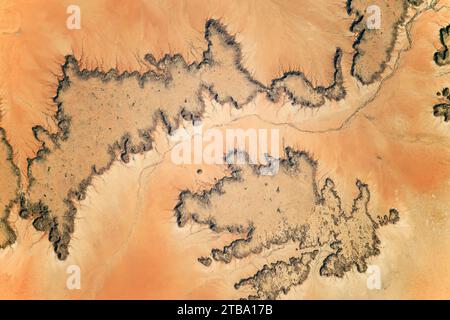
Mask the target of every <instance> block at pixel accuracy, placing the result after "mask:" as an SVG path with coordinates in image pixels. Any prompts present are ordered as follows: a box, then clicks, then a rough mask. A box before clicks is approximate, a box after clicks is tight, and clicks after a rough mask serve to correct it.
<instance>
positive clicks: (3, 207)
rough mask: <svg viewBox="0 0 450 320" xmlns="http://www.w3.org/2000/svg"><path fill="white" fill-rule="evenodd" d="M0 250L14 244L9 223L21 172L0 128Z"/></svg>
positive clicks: (12, 232) (14, 238)
mask: <svg viewBox="0 0 450 320" xmlns="http://www.w3.org/2000/svg"><path fill="white" fill-rule="evenodd" d="M0 190H1V191H0V249H4V248H5V247H7V246H9V245H11V244H13V243H14V242H15V241H16V234H15V233H14V230H13V229H12V228H11V226H10V225H9V223H8V217H9V212H10V210H11V206H12V205H13V204H14V203H15V202H16V201H17V199H18V192H19V172H18V169H17V168H16V167H15V166H14V165H13V162H12V149H11V147H10V146H9V144H8V142H7V141H6V137H5V132H4V130H3V129H2V128H0Z"/></svg>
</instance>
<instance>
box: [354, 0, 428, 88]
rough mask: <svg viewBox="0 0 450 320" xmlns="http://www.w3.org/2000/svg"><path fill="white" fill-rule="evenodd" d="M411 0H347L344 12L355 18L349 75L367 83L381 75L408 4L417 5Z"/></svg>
mask: <svg viewBox="0 0 450 320" xmlns="http://www.w3.org/2000/svg"><path fill="white" fill-rule="evenodd" d="M416 2H417V3H418V1H415V2H414V3H416ZM414 3H412V2H411V1H408V0H393V1H384V0H375V1H366V0H347V13H348V14H349V15H351V16H354V18H355V19H354V21H353V23H352V25H351V26H350V31H352V32H354V33H356V34H357V36H356V40H355V42H354V44H353V48H354V49H355V54H354V56H353V65H352V75H353V76H354V77H356V78H357V79H358V80H359V81H360V82H361V83H363V84H366V85H368V84H371V83H373V82H375V81H377V80H379V79H380V76H381V74H382V73H383V71H384V70H385V69H386V67H387V63H388V62H389V61H390V59H391V55H392V51H393V50H394V47H395V43H396V40H397V37H398V33H399V28H400V26H401V25H402V24H403V23H404V22H405V19H406V16H407V11H408V6H409V5H416V4H414ZM418 4H419V3H418Z"/></svg>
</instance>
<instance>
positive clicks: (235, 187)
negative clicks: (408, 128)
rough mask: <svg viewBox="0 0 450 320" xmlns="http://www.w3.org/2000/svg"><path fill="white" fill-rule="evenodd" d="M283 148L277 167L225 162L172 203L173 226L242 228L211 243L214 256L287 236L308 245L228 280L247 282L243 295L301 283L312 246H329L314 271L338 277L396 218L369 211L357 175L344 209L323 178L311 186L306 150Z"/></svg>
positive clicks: (362, 264)
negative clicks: (218, 244)
mask: <svg viewBox="0 0 450 320" xmlns="http://www.w3.org/2000/svg"><path fill="white" fill-rule="evenodd" d="M285 155H286V157H285V158H284V159H281V160H280V170H279V172H278V173H276V174H275V175H271V176H269V175H262V174H261V171H260V170H261V168H264V167H261V166H255V165H250V164H244V165H230V170H231V174H230V175H229V176H226V177H224V178H223V179H221V180H220V181H219V182H218V183H217V184H216V185H215V186H214V187H213V188H211V189H206V190H203V191H201V192H197V193H192V192H191V191H189V190H186V191H184V192H182V193H181V194H180V201H179V203H178V204H177V206H176V208H175V213H176V217H177V221H178V225H179V226H180V227H183V226H185V225H186V224H187V223H188V222H192V223H198V224H205V225H208V226H209V227H210V228H211V230H213V231H215V232H231V233H234V234H236V235H240V236H243V237H242V238H240V239H237V240H235V241H233V242H232V243H230V244H229V245H227V246H225V247H224V248H222V249H212V250H211V257H212V259H214V260H215V261H219V262H223V263H229V262H231V261H232V260H233V259H243V258H245V257H247V256H250V255H252V254H259V253H261V252H262V251H263V250H264V249H269V248H271V247H274V246H280V245H281V246H282V245H285V244H287V243H291V242H294V243H298V248H299V250H308V251H310V253H311V255H309V256H304V257H292V258H291V260H290V261H289V262H283V261H279V262H277V263H275V264H272V265H271V266H270V267H269V266H265V267H264V268H263V269H262V270H260V271H259V272H258V273H256V274H255V275H253V276H252V277H250V278H248V279H243V280H241V281H240V282H239V283H238V284H236V288H240V287H242V286H244V285H250V286H251V287H252V288H253V289H254V290H255V291H256V295H255V296H250V297H249V298H258V299H260V298H270V299H273V298H276V297H277V296H278V295H279V294H280V293H282V292H284V293H286V292H287V291H289V288H290V287H291V286H293V285H298V284H301V283H302V282H303V281H304V279H306V275H307V274H308V272H309V262H310V261H312V260H313V259H315V256H316V254H312V253H313V252H314V251H315V250H318V249H319V248H322V247H325V246H327V247H329V248H331V250H333V251H334V253H332V254H330V255H328V256H327V257H326V258H325V259H324V260H323V262H322V267H321V270H320V273H321V275H322V276H336V277H343V276H344V273H345V272H347V271H349V270H351V268H352V267H353V266H356V268H357V270H358V271H359V272H365V271H366V269H367V264H366V259H367V258H369V257H371V256H375V255H377V254H379V248H378V245H379V243H380V241H379V239H378V237H377V234H376V229H377V228H378V227H379V225H381V224H382V225H386V224H387V223H395V222H396V221H397V220H398V215H395V214H394V213H392V214H391V215H390V216H389V217H386V216H384V218H379V220H380V221H375V220H374V219H373V218H372V216H371V214H370V213H369V212H368V207H367V205H368V203H369V200H370V193H369V189H368V186H367V185H366V184H364V183H362V182H361V181H357V182H356V186H357V188H358V190H359V194H358V196H357V197H356V198H355V199H354V201H353V207H352V210H351V212H345V211H344V210H343V209H342V200H341V198H340V197H339V196H338V193H337V191H336V189H335V185H334V182H333V181H332V180H331V179H329V178H328V179H326V180H325V183H324V185H323V186H322V188H321V189H320V190H318V188H317V181H316V179H317V177H316V166H317V164H316V163H315V162H314V161H313V160H312V159H311V158H310V156H308V155H307V154H306V153H304V152H298V151H294V150H292V149H290V148H287V149H286V150H285ZM391 216H392V217H391ZM381 221H382V223H380V222H381ZM267 274H270V277H268V275H267Z"/></svg>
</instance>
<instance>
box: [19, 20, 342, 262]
mask: <svg viewBox="0 0 450 320" xmlns="http://www.w3.org/2000/svg"><path fill="white" fill-rule="evenodd" d="M205 39H206V41H207V43H208V50H207V51H205V52H204V54H203V57H204V59H203V60H202V61H201V62H199V63H193V64H191V65H187V63H186V62H185V60H184V59H183V57H182V56H180V55H175V56H169V55H166V56H165V57H164V58H163V59H162V60H160V61H155V59H154V58H153V57H152V56H151V55H147V56H146V60H147V61H148V62H149V63H151V64H153V65H154V67H155V69H156V70H157V71H150V72H147V73H145V74H143V75H140V74H139V73H138V72H133V73H124V74H121V75H118V74H117V73H116V72H115V71H114V70H111V71H110V72H107V73H102V72H99V71H87V70H80V69H79V66H78V63H77V61H76V60H75V59H74V58H73V57H68V58H67V61H66V63H65V65H64V66H63V74H64V78H63V80H61V82H60V85H59V89H58V94H57V96H56V98H55V102H56V103H57V104H58V113H57V120H58V126H59V132H58V133H57V134H51V133H49V132H47V131H46V130H45V129H43V128H42V127H36V128H34V132H35V136H36V139H37V140H38V141H39V142H40V143H41V144H42V148H41V150H40V151H39V152H38V156H37V157H36V158H35V159H33V160H31V161H30V162H29V168H28V177H29V182H30V184H29V189H28V191H27V192H26V195H25V196H24V197H22V199H21V212H20V215H21V216H22V217H24V218H27V217H30V216H31V217H33V218H34V221H33V225H34V227H35V228H36V229H37V230H39V231H44V232H48V233H49V240H50V241H51V242H52V243H53V246H54V249H55V252H56V253H57V256H58V258H59V259H61V260H64V259H65V258H66V257H67V255H68V253H69V251H68V248H69V242H70V234H71V233H73V231H74V218H75V213H76V208H75V206H74V200H81V199H83V198H84V197H85V191H86V188H87V187H88V186H89V184H90V183H91V179H92V176H93V175H98V174H102V173H103V172H104V171H105V170H107V169H108V168H109V167H110V165H111V164H112V163H113V162H114V160H116V159H117V158H118V157H120V158H121V160H122V161H125V162H127V161H128V160H129V156H130V154H136V153H141V152H145V151H148V150H150V149H152V138H151V134H152V130H153V129H154V128H155V126H156V124H157V123H158V122H159V123H162V124H163V126H164V127H165V128H166V129H167V132H168V133H169V134H170V133H171V132H172V131H173V129H176V128H177V127H178V125H179V122H180V121H181V120H182V119H184V120H188V121H191V120H195V119H198V118H200V117H201V115H202V112H203V109H204V104H203V101H202V99H201V93H202V91H204V90H206V91H209V93H210V94H211V95H212V96H213V98H214V99H215V100H216V101H218V102H219V103H226V102H230V103H232V104H233V105H234V106H235V107H237V108H239V107H240V106H242V105H244V104H246V103H248V102H249V101H251V100H252V99H253V98H254V96H255V95H256V94H257V92H258V91H267V95H268V97H269V98H270V99H278V98H280V95H281V94H280V92H278V91H277V92H275V91H271V90H272V89H273V88H265V87H264V86H263V85H262V84H260V83H258V82H257V81H256V80H254V79H252V78H251V76H250V75H249V73H248V72H247V70H245V69H244V68H243V67H242V66H241V64H240V61H241V52H240V47H239V45H238V44H237V43H236V42H235V40H234V37H232V36H230V35H229V34H228V33H227V32H226V31H225V29H224V27H223V26H222V25H221V24H219V23H218V22H217V21H215V20H209V21H208V22H207V24H206V31H205ZM341 54H342V53H341V50H340V49H337V50H336V57H335V59H334V63H335V68H336V71H335V74H334V81H333V83H332V84H331V85H329V86H328V87H326V88H325V87H322V86H319V87H317V88H312V86H311V84H310V82H309V81H307V79H306V77H304V75H303V74H301V73H297V74H296V75H295V76H297V77H299V78H300V79H301V80H300V82H302V81H303V82H305V85H302V87H301V88H303V89H305V88H306V90H304V91H305V93H304V92H303V91H302V90H301V89H298V90H296V92H298V93H299V94H301V95H302V97H303V98H302V101H307V100H308V94H312V95H316V94H319V95H320V96H323V97H325V98H327V99H335V100H337V99H341V98H343V97H344V96H345V90H344V89H343V88H342V87H341V86H342V83H340V82H341V80H342V79H341V78H342V73H341V71H340V64H339V63H340V56H341ZM290 77H291V76H290ZM284 79H285V76H283V77H282V78H280V79H278V80H277V83H278V86H277V90H278V89H279V88H281V87H280V86H283V83H284ZM310 86H311V87H310ZM289 88H292V85H289ZM291 90H293V89H291ZM336 92H338V94H335V93H336ZM291 97H292V98H293V101H292V103H293V104H294V99H295V96H293V95H291ZM321 103H325V99H322V100H321Z"/></svg>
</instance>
